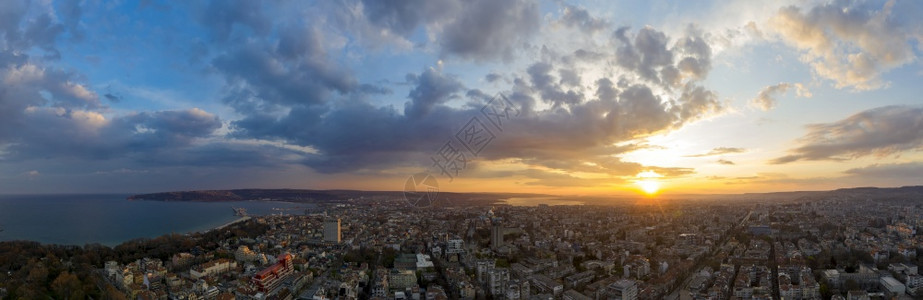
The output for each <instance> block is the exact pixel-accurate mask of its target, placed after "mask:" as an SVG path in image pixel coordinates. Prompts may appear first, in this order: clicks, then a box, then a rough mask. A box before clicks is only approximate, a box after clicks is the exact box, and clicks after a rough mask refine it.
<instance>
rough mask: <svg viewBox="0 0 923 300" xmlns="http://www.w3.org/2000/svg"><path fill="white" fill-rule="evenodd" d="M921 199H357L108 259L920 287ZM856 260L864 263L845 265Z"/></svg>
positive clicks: (333, 292)
mask: <svg viewBox="0 0 923 300" xmlns="http://www.w3.org/2000/svg"><path fill="white" fill-rule="evenodd" d="M827 202H832V203H827ZM850 205H852V206H854V207H853V208H852V209H850V208H849V207H850ZM895 210H896V211H895ZM921 211H923V209H905V208H902V206H900V205H897V204H887V203H866V202H862V201H857V200H854V199H852V200H848V201H847V200H842V199H822V200H816V201H812V202H797V201H790V202H778V203H768V204H767V203H761V202H754V201H740V202H734V201H730V200H728V201H724V202H708V201H688V202H679V201H673V202H669V203H667V202H664V203H656V204H638V203H623V204H618V205H610V206H588V205H587V206H547V205H538V206H508V205H492V206H450V205H446V206H441V207H430V208H415V207H410V206H408V205H405V203H404V202H403V201H402V199H389V198H387V197H375V198H368V199H366V198H360V199H351V200H350V201H347V202H344V203H341V204H336V205H322V206H318V207H316V208H315V209H312V210H309V211H307V212H306V213H305V214H304V215H275V216H264V217H257V218H254V220H253V222H260V223H263V224H266V225H268V228H269V230H267V232H265V233H263V234H261V235H260V236H259V237H256V238H252V239H249V238H234V239H229V240H226V241H222V243H221V245H220V247H219V248H218V249H216V250H213V251H204V252H202V251H198V252H197V251H192V250H190V251H189V252H183V253H176V254H175V255H174V256H173V257H172V259H170V260H169V261H166V262H161V261H159V260H156V259H150V258H146V259H141V260H138V261H135V262H131V263H128V264H124V265H122V264H118V263H115V262H110V263H107V264H106V266H105V270H104V271H105V273H106V275H107V278H109V279H110V282H111V283H112V284H114V285H115V286H117V287H118V288H119V289H121V290H122V291H124V292H125V293H126V294H128V295H130V296H131V298H132V299H137V298H141V299H317V300H321V299H413V300H421V299H426V300H431V299H483V298H492V299H516V300H525V299H569V300H577V299H579V300H585V299H593V300H600V299H821V298H823V297H825V296H827V297H833V298H836V299H839V298H846V297H851V296H850V295H852V296H856V295H860V294H861V295H866V296H869V297H878V296H881V297H896V298H901V297H915V296H916V297H919V296H923V295H921V294H920V292H921V291H923V277H921V276H920V275H919V274H918V272H917V267H916V264H915V262H916V251H917V247H918V246H919V245H921V242H923V241H921V239H920V236H918V235H917V234H916V230H917V229H919V228H921V226H923V223H921V222H920V220H921V219H920V217H921V214H920V212H921ZM895 212H896V213H895ZM868 224H872V225H875V226H863V225H868ZM843 253H845V255H846V256H845V257H846V258H848V259H847V260H846V261H843V262H840V263H838V264H834V263H832V262H831V261H832V260H831V257H839V256H842V255H843ZM856 253H860V254H863V253H864V254H868V256H869V257H864V254H863V257H862V258H855V257H851V256H855V255H856ZM861 259H866V260H868V259H870V260H871V261H861V262H862V263H861V264H859V265H857V266H855V268H854V267H853V266H852V265H849V264H848V262H849V263H851V262H852V261H860V260H861ZM819 260H825V261H819ZM882 266H887V268H880V267H882ZM862 292H864V293H865V294H862Z"/></svg>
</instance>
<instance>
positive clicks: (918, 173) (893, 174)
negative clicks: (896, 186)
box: [844, 162, 923, 180]
mask: <svg viewBox="0 0 923 300" xmlns="http://www.w3.org/2000/svg"><path fill="white" fill-rule="evenodd" d="M844 173H846V174H849V175H852V176H859V177H865V178H890V179H903V180H907V179H911V178H916V179H921V178H923V163H921V162H909V163H897V164H874V165H870V166H866V167H862V168H853V169H849V170H846V171H845V172H844Z"/></svg>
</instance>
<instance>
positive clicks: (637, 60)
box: [575, 25, 712, 88]
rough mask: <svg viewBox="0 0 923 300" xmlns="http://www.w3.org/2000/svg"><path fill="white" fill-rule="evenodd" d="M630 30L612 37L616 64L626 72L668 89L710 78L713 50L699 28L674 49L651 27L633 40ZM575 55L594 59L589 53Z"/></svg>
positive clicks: (687, 32)
mask: <svg viewBox="0 0 923 300" xmlns="http://www.w3.org/2000/svg"><path fill="white" fill-rule="evenodd" d="M629 30H630V28H629V27H621V28H618V29H617V30H615V32H614V33H613V35H612V38H613V42H614V46H616V47H617V48H616V52H615V63H616V64H617V65H619V66H621V67H622V68H625V69H626V70H629V71H632V72H634V73H637V75H638V76H640V77H641V78H642V79H645V80H647V81H649V82H652V83H655V84H660V85H662V86H665V87H668V88H671V87H676V86H682V85H683V83H684V80H691V81H698V80H702V79H705V77H707V76H708V72H709V71H710V70H711V56H712V50H711V46H709V45H708V43H707V42H706V40H705V37H704V33H703V32H702V31H701V30H700V29H699V28H698V27H695V26H691V25H690V26H689V27H687V28H686V30H685V32H684V34H683V35H682V36H681V37H680V38H679V39H678V40H677V41H676V42H675V43H674V44H673V45H670V44H669V43H670V41H669V37H668V36H667V35H666V34H665V33H663V32H661V31H658V30H656V29H654V28H651V27H649V26H647V27H644V28H641V29H640V30H638V32H637V34H635V36H634V39H633V40H632V39H631V37H630V36H628V33H629ZM575 54H576V55H578V57H586V58H590V57H593V55H591V52H586V51H583V52H581V51H578V52H577V53H575Z"/></svg>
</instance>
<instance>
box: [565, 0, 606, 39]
mask: <svg viewBox="0 0 923 300" xmlns="http://www.w3.org/2000/svg"><path fill="white" fill-rule="evenodd" d="M559 22H560V23H561V24H563V25H564V26H568V27H576V28H580V30H583V31H584V32H587V33H596V32H600V31H604V30H607V29H609V27H610V26H611V24H609V21H607V20H605V19H601V18H595V17H593V16H592V15H590V12H589V11H587V10H586V9H585V8H583V7H578V6H574V5H570V4H563V9H562V10H561V17H560V20H559Z"/></svg>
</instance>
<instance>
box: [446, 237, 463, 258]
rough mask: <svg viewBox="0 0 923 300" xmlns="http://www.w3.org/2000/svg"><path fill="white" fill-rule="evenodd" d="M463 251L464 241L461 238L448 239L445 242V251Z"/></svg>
mask: <svg viewBox="0 0 923 300" xmlns="http://www.w3.org/2000/svg"><path fill="white" fill-rule="evenodd" d="M462 252H465V241H464V240H462V239H450V240H448V241H447V242H446V246H445V253H446V254H457V253H462Z"/></svg>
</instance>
